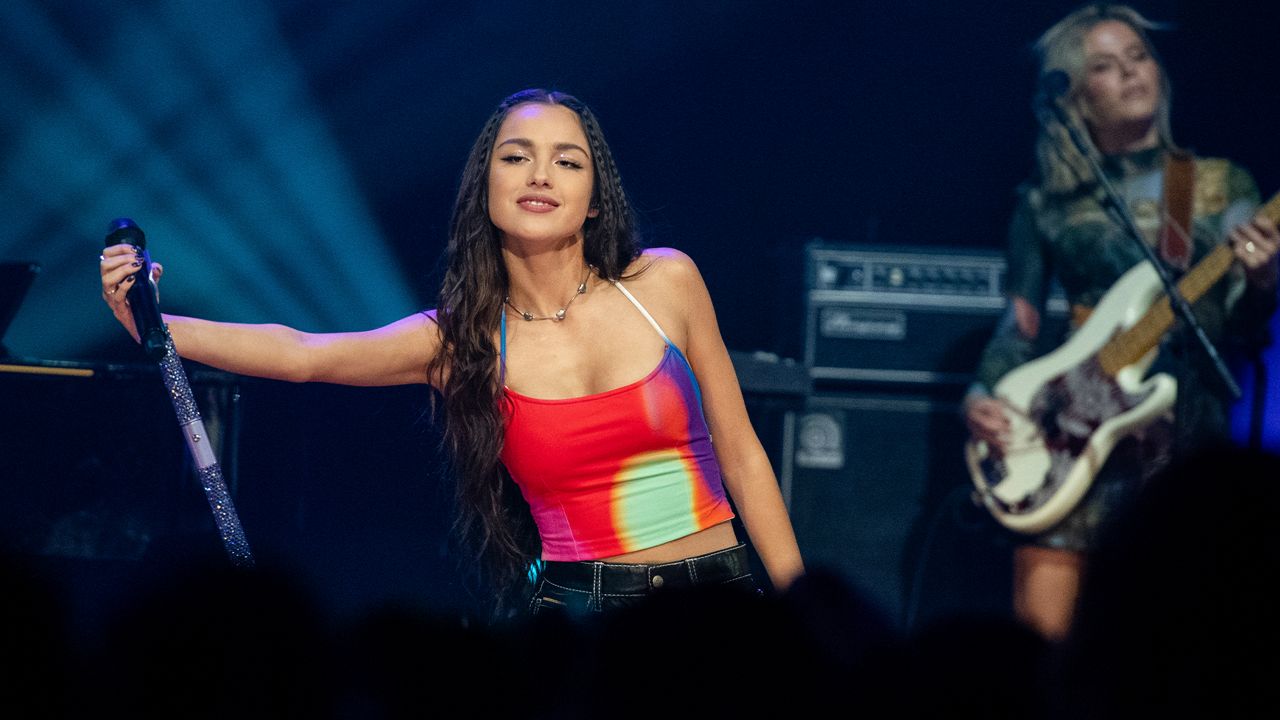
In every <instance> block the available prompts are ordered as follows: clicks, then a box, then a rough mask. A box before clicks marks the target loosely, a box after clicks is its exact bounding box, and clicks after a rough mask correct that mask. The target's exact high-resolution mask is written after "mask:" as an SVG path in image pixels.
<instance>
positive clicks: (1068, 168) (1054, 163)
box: [1035, 3, 1176, 194]
mask: <svg viewBox="0 0 1280 720" xmlns="http://www.w3.org/2000/svg"><path fill="white" fill-rule="evenodd" d="M1109 20H1115V21H1119V22H1122V23H1124V24H1126V25H1128V26H1129V27H1130V28H1131V29H1132V30H1133V32H1134V33H1135V34H1137V36H1138V37H1139V38H1141V39H1142V43H1143V45H1145V46H1146V49H1147V52H1148V54H1150V55H1151V57H1152V59H1153V60H1154V61H1155V63H1156V67H1157V68H1159V70H1160V102H1159V104H1158V105H1157V107H1156V117H1155V125H1156V134H1157V136H1158V142H1159V144H1160V146H1161V147H1167V148H1173V147H1176V146H1175V145H1174V144H1173V138H1172V134H1171V133H1170V131H1169V99H1170V92H1171V89H1170V86H1169V77H1168V75H1167V74H1166V73H1165V71H1164V63H1162V62H1161V61H1160V57H1159V55H1157V54H1156V52H1155V47H1154V46H1152V44H1151V39H1150V38H1149V37H1147V31H1148V30H1163V29H1164V27H1165V26H1163V25H1160V24H1158V23H1154V22H1152V21H1150V20H1148V19H1146V18H1145V17H1143V16H1142V14H1141V13H1139V12H1138V11H1137V10H1134V9H1133V8H1131V7H1129V6H1127V5H1110V4H1107V3H1096V4H1092V5H1086V6H1084V7H1082V8H1080V9H1079V10H1076V11H1075V12H1073V13H1071V14H1070V15H1068V16H1066V17H1065V18H1063V19H1061V20H1059V21H1058V22H1057V23H1056V24H1054V26H1053V27H1051V28H1049V29H1048V30H1046V31H1045V33H1044V34H1043V35H1041V36H1040V39H1039V40H1037V41H1036V44H1035V51H1036V55H1037V56H1038V57H1039V58H1040V77H1041V78H1043V77H1045V76H1046V75H1048V74H1049V73H1051V72H1053V71H1055V70H1061V71H1063V72H1065V73H1066V74H1067V77H1069V78H1070V79H1071V87H1070V88H1069V89H1068V90H1067V92H1066V93H1065V94H1064V95H1063V96H1062V97H1061V98H1058V99H1057V100H1052V101H1051V102H1057V103H1058V104H1059V106H1060V107H1061V108H1062V109H1063V110H1064V111H1065V113H1066V115H1067V118H1068V119H1069V121H1070V122H1071V124H1072V125H1073V126H1074V127H1075V129H1076V131H1077V132H1078V133H1079V135H1080V136H1081V137H1082V138H1084V140H1085V144H1086V145H1087V146H1088V150H1089V153H1090V154H1091V155H1092V156H1093V157H1094V159H1101V153H1100V152H1099V151H1098V148H1097V147H1096V146H1095V145H1094V144H1093V138H1092V137H1091V136H1090V134H1089V128H1088V126H1087V125H1086V124H1085V120H1084V116H1083V114H1082V113H1081V112H1080V93H1081V88H1082V87H1083V85H1084V75H1085V57H1084V39H1085V36H1086V35H1088V34H1089V31H1090V30H1092V29H1093V28H1094V27H1095V26H1096V25H1098V24H1099V23H1103V22H1107V21H1109ZM1036 162H1037V165H1038V166H1039V169H1040V187H1041V189H1042V190H1044V191H1045V192H1046V193H1049V194H1070V193H1073V192H1075V191H1077V190H1079V189H1080V187H1081V186H1083V185H1086V184H1090V183H1092V182H1093V181H1094V177H1093V171H1092V170H1091V169H1090V168H1089V163H1088V162H1087V161H1086V159H1085V157H1084V156H1083V155H1081V154H1080V151H1079V150H1078V149H1076V146H1075V144H1073V143H1072V142H1071V138H1070V135H1069V134H1068V132H1067V128H1066V126H1065V125H1063V124H1062V122H1061V121H1060V120H1059V119H1058V118H1057V117H1046V118H1045V120H1044V122H1043V123H1042V125H1041V128H1040V135H1039V137H1037V138H1036Z"/></svg>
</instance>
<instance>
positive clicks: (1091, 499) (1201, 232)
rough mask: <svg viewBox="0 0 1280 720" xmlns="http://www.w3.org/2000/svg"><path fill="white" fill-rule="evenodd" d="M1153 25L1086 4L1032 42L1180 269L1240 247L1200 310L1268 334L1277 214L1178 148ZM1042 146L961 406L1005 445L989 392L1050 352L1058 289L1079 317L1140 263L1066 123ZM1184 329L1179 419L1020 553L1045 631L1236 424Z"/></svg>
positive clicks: (1023, 592)
mask: <svg viewBox="0 0 1280 720" xmlns="http://www.w3.org/2000/svg"><path fill="white" fill-rule="evenodd" d="M1155 27H1156V26H1155V25H1154V24H1153V23H1151V22H1150V21H1148V20H1147V19H1146V18H1144V17H1143V16H1142V15H1140V14H1139V13H1137V12H1136V11H1134V10H1133V9H1131V8H1129V7H1126V6H1122V5H1089V6H1086V7H1084V8H1082V9H1080V10H1077V11H1075V12H1073V13H1071V14H1070V15H1068V16H1067V17H1066V18H1064V19H1063V20H1061V21H1060V22H1058V23H1057V24H1056V25H1054V26H1053V27H1051V28H1050V29H1049V30H1048V31H1047V32H1045V33H1044V35H1043V36H1041V38H1040V39H1039V40H1038V41H1037V44H1036V50H1037V52H1038V54H1039V57H1040V61H1041V72H1042V74H1047V73H1049V72H1051V71H1054V70H1062V71H1065V72H1066V73H1067V75H1068V76H1069V77H1070V81H1071V84H1070V87H1069V88H1068V89H1067V91H1066V93H1065V95H1063V97H1062V98H1061V99H1060V100H1059V101H1058V102H1061V103H1062V105H1063V107H1064V109H1065V110H1066V114H1067V116H1068V117H1069V118H1070V120H1071V121H1072V122H1074V123H1077V124H1078V129H1079V130H1081V131H1083V132H1082V133H1081V134H1082V135H1084V136H1085V137H1086V138H1087V139H1088V140H1089V141H1090V142H1091V143H1092V147H1091V148H1090V150H1091V152H1094V153H1096V157H1097V158H1098V159H1099V160H1100V161H1101V164H1102V167H1103V171H1104V172H1105V173H1106V174H1107V175H1108V177H1109V179H1110V180H1111V181H1112V182H1113V183H1114V184H1115V186H1116V187H1117V189H1118V190H1119V191H1120V193H1121V195H1122V196H1123V198H1124V200H1125V201H1126V202H1127V204H1128V206H1129V208H1130V210H1131V211H1132V213H1133V215H1134V216H1135V218H1136V219H1137V222H1138V225H1139V228H1140V229H1141V230H1142V231H1143V233H1144V235H1145V236H1146V238H1145V239H1146V240H1147V241H1148V242H1149V243H1151V244H1152V245H1153V246H1154V247H1155V248H1156V249H1157V253H1158V254H1159V255H1160V257H1162V258H1163V260H1164V262H1165V263H1166V264H1167V265H1168V266H1169V268H1170V270H1171V272H1172V273H1173V274H1174V275H1175V277H1176V276H1178V275H1179V274H1180V273H1181V272H1183V271H1185V270H1186V269H1187V268H1188V267H1190V266H1192V265H1194V264H1195V262H1196V261H1197V260H1198V259H1199V258H1201V257H1203V256H1204V255H1206V254H1207V253H1208V252H1209V251H1210V250H1212V249H1213V247H1215V246H1216V245H1218V244H1220V243H1222V242H1227V243H1229V244H1230V246H1231V248H1232V251H1233V253H1234V255H1235V257H1236V259H1237V261H1238V262H1237V263H1236V266H1235V267H1234V268H1233V269H1232V270H1231V272H1230V273H1229V274H1228V276H1227V277H1226V278H1224V279H1223V280H1222V281H1221V282H1219V283H1217V284H1216V285H1215V286H1214V287H1213V288H1212V290H1210V291H1209V292H1208V293H1206V294H1205V295H1204V297H1202V298H1201V299H1200V300H1199V302H1197V303H1196V305H1195V314H1196V316H1197V317H1198V319H1199V320H1200V322H1201V323H1202V324H1203V325H1204V327H1205V330H1206V332H1207V333H1208V335H1209V337H1210V339H1211V340H1213V341H1214V342H1221V341H1225V340H1234V341H1243V342H1249V341H1254V342H1257V341H1258V340H1259V338H1261V337H1262V336H1263V334H1264V333H1265V326H1266V322H1267V319H1268V318H1269V316H1270V315H1271V313H1272V312H1273V311H1274V309H1275V307H1276V282H1277V262H1276V251H1277V247H1280V233H1278V232H1277V229H1276V225H1275V223H1274V222H1272V221H1271V220H1270V219H1268V218H1267V217H1265V216H1262V215H1257V216H1255V211H1256V209H1257V206H1258V202H1259V196H1258V191H1257V188H1256V186H1255V184H1254V182H1253V180H1252V178H1251V177H1250V176H1249V174H1248V173H1247V172H1245V171H1244V170H1243V169H1241V168H1240V167H1239V166H1237V165H1235V164H1233V163H1230V162H1228V161H1226V160H1221V159H1211V158H1191V157H1190V156H1189V155H1187V154H1186V153H1184V152H1183V151H1181V150H1180V149H1179V148H1178V147H1177V146H1176V145H1174V143H1173V141H1172V139H1171V137H1170V131H1169V80H1168V77H1167V75H1166V74H1165V71H1164V67H1163V66H1162V65H1161V63H1160V61H1159V59H1158V57H1157V56H1156V54H1155V50H1154V48H1153V47H1152V45H1151V42H1150V40H1149V38H1148V35H1147V31H1148V30H1152V29H1154V28H1155ZM1036 157H1037V165H1038V173H1037V175H1036V176H1035V177H1034V178H1033V180H1032V181H1031V182H1029V183H1028V184H1026V185H1024V186H1023V187H1021V188H1020V190H1019V193H1018V195H1019V198H1018V205H1017V209H1016V210H1015V212H1014V215H1013V219H1012V222H1011V225H1010V230H1009V244H1008V260H1009V273H1008V278H1007V284H1006V288H1005V290H1006V292H1007V294H1008V297H1009V308H1008V311H1007V312H1006V317H1005V320H1004V321H1003V322H1002V323H1001V325H1000V328H999V329H998V330H997V332H996V334H995V336H994V337H993V338H992V340H991V341H990V343H989V344H988V345H987V347H986V349H985V351H984V353H983V356H982V360H981V363H980V366H979V368H978V372H977V379H976V382H975V383H974V386H973V389H972V390H971V391H970V393H969V395H968V397H967V398H966V401H965V418H966V421H967V424H968V426H969V429H970V432H971V433H972V435H973V437H974V439H975V440H977V441H983V442H985V443H987V444H988V446H989V447H992V448H994V449H995V450H996V451H997V452H999V451H1000V450H1001V449H1002V448H1004V447H1005V444H1006V443H1007V441H1008V432H1009V428H1010V424H1009V419H1008V415H1007V413H1006V408H1005V406H1004V405H1003V403H1001V401H999V400H997V399H995V398H994V397H992V395H991V391H990V388H994V387H995V385H996V382H997V381H998V380H999V379H1000V378H1001V376H1003V375H1004V374H1005V373H1007V372H1008V371H1010V370H1012V369H1013V368H1015V367H1018V366H1019V365H1022V364H1024V363H1026V362H1028V361H1029V360H1031V359H1033V358H1034V357H1035V355H1036V354H1037V349H1038V348H1040V349H1043V346H1042V345H1041V344H1040V341H1042V340H1048V338H1040V337H1039V335H1040V316H1041V310H1042V308H1043V306H1044V301H1045V297H1046V295H1047V291H1048V288H1049V287H1050V285H1051V284H1052V283H1053V282H1054V281H1056V282H1058V283H1059V284H1060V285H1061V286H1062V289H1063V290H1064V291H1065V293H1066V295H1067V299H1068V300H1069V302H1070V303H1071V305H1072V313H1073V318H1072V319H1073V324H1075V325H1079V324H1080V323H1082V322H1083V321H1084V318H1086V317H1087V315H1088V312H1089V310H1090V309H1091V308H1093V307H1094V306H1095V305H1096V304H1097V303H1098V301H1099V299H1100V298H1101V297H1102V296H1103V295H1104V294H1106V292H1107V290H1108V289H1109V288H1110V287H1111V286H1112V285H1113V284H1114V283H1115V282H1116V280H1117V279H1119V278H1120V276H1121V275H1123V274H1124V273H1125V272H1126V271H1127V270H1129V269H1131V268H1132V267H1134V266H1135V265H1136V264H1138V263H1140V262H1142V261H1143V260H1144V257H1143V255H1142V253H1141V250H1140V249H1139V248H1137V247H1136V246H1135V244H1134V243H1133V242H1132V240H1131V239H1129V238H1128V237H1126V236H1125V233H1124V230H1123V229H1122V228H1121V227H1120V225H1119V224H1117V223H1116V222H1115V221H1113V220H1112V219H1111V218H1110V217H1109V215H1108V214H1107V213H1106V211H1105V210H1104V208H1103V205H1102V204H1101V203H1100V202H1099V194H1100V189H1099V187H1098V184H1097V182H1096V181H1095V180H1094V178H1093V173H1092V171H1090V170H1089V166H1088V164H1087V163H1086V161H1085V159H1084V158H1083V157H1082V156H1081V155H1080V153H1079V151H1078V150H1077V149H1076V148H1075V147H1074V146H1073V145H1072V143H1071V142H1070V140H1069V139H1068V136H1067V131H1066V128H1065V126H1063V125H1062V124H1060V123H1059V122H1058V121H1056V120H1051V121H1048V122H1047V123H1046V124H1045V125H1044V126H1043V127H1042V130H1041V133H1040V136H1039V138H1038V139H1037V142H1036ZM1177 335H1178V333H1177V331H1176V330H1175V331H1174V332H1173V333H1170V337H1166V339H1165V343H1164V345H1163V346H1162V348H1161V351H1160V354H1159V356H1158V358H1157V360H1156V363H1155V367H1154V368H1153V371H1154V370H1163V371H1165V372H1168V373H1170V374H1171V375H1172V376H1173V377H1175V378H1177V379H1178V380H1179V385H1178V395H1179V399H1178V401H1177V404H1176V406H1175V409H1176V413H1177V417H1176V418H1174V420H1175V422H1174V423H1173V424H1169V423H1165V422H1157V423H1154V424H1151V425H1148V426H1147V427H1146V428H1144V429H1143V430H1141V431H1139V432H1137V433H1134V434H1133V435H1131V436H1129V437H1127V438H1126V439H1125V440H1123V441H1121V442H1120V444H1119V445H1117V446H1116V447H1115V449H1114V450H1113V451H1112V453H1111V455H1110V457H1109V458H1108V459H1107V460H1106V463H1105V465H1103V467H1102V469H1101V470H1100V471H1099V472H1098V474H1097V476H1096V479H1095V480H1094V482H1093V484H1092V485H1091V486H1090V489H1089V491H1088V492H1087V494H1086V495H1085V496H1084V498H1083V499H1082V500H1081V502H1080V503H1079V504H1078V505H1077V506H1076V507H1075V508H1074V509H1073V510H1072V511H1071V512H1070V513H1069V514H1068V515H1067V516H1066V517H1065V518H1064V519H1063V520H1062V521H1061V522H1059V523H1058V524H1057V525H1055V526H1053V527H1051V528H1050V529H1048V530H1047V531H1044V532H1043V533H1040V534H1038V535H1036V536H1035V537H1034V538H1033V539H1032V540H1031V542H1030V543H1029V544H1027V545H1025V546H1023V547H1020V548H1019V549H1018V550H1017V551H1016V552H1015V556H1014V588H1013V605H1014V611H1015V613H1016V614H1017V616H1018V617H1019V618H1020V619H1021V620H1023V621H1024V622H1026V623H1028V624H1029V625H1030V626H1031V627H1033V628H1035V629H1037V630H1038V631H1040V632H1041V633H1042V634H1044V635H1045V636H1046V637H1049V638H1051V639H1058V638H1061V637H1063V636H1064V635H1065V634H1066V632H1067V630H1068V628H1069V626H1070V622H1071V615H1072V612H1073V608H1074V604H1075V597H1076V590H1077V587H1078V584H1079V578H1080V573H1081V569H1082V562H1083V558H1084V557H1085V552H1086V551H1087V550H1089V548H1090V546H1091V545H1092V544H1093V543H1094V542H1095V541H1096V538H1097V535H1098V532H1099V529H1100V527H1101V526H1103V525H1104V524H1105V522H1106V521H1107V519H1108V517H1109V516H1112V515H1114V513H1115V511H1116V509H1117V507H1119V506H1120V505H1122V504H1123V503H1124V502H1125V501H1126V500H1128V499H1131V498H1132V497H1133V495H1134V494H1135V493H1136V491H1137V489H1138V488H1139V487H1140V486H1141V484H1142V481H1143V480H1144V479H1145V478H1146V477H1149V476H1150V475H1151V474H1152V472H1154V470H1156V469H1158V468H1159V467H1160V465H1161V464H1162V463H1164V462H1167V460H1168V459H1169V458H1170V457H1171V456H1172V455H1174V454H1181V453H1186V452H1188V451H1190V450H1191V449H1193V446H1194V445H1196V444H1199V443H1204V442H1207V441H1211V440H1213V439H1215V438H1222V437H1223V436H1225V434H1226V430H1227V414H1226V412H1227V406H1228V402H1229V398H1228V397H1227V396H1226V394H1225V391H1224V390H1223V389H1222V388H1221V387H1220V385H1221V383H1220V381H1218V380H1216V378H1215V377H1214V375H1213V370H1212V367H1211V366H1209V365H1208V364H1207V363H1206V362H1205V359H1204V358H1203V357H1201V356H1202V355H1203V353H1201V352H1200V351H1199V349H1198V348H1195V347H1193V346H1191V345H1190V344H1187V345H1186V347H1185V350H1184V351H1180V352H1171V348H1172V347H1175V346H1176V344H1177V342H1178V338H1177ZM1058 340H1060V338H1059V339H1058ZM1051 342H1052V341H1051ZM1188 379H1190V380H1191V381H1190V382H1188Z"/></svg>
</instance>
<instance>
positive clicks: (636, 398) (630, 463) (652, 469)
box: [501, 283, 733, 561]
mask: <svg viewBox="0 0 1280 720" xmlns="http://www.w3.org/2000/svg"><path fill="white" fill-rule="evenodd" d="M614 286H615V287H617V288H618V289H619V290H621V291H622V293H623V294H624V295H626V297H627V299H628V300H630V301H631V302H632V304H634V305H635V306H636V308H637V309H639V310H640V312H641V313H642V314H643V315H644V316H645V319H647V320H648V321H649V324H651V325H652V326H653V327H654V329H655V330H657V331H658V334H659V335H661V336H662V339H663V340H665V341H666V343H667V348H666V351H665V352H664V353H663V355H662V360H661V361H660V362H659V363H658V366H657V367H656V368H654V369H653V371H652V372H650V373H649V374H648V375H646V376H645V377H643V378H641V379H639V380H637V381H635V382H633V383H630V384H629V385H624V386H622V387H620V388H615V389H613V390H608V391H606V392H602V393H597V394H594V395H586V396H583V397H576V398H567V399H563V400H542V399H538V398H531V397H527V396H524V395H521V394H519V393H517V392H514V391H512V390H509V389H507V390H505V395H506V401H505V402H504V414H505V416H506V423H507V425H506V438H505V441H504V443H503V447H502V453H501V459H502V462H503V464H504V465H505V466H506V468H507V470H508V472H510V473H511V477H512V479H513V480H515V482H516V484H517V485H518V486H519V487H520V491H521V493H523V494H524V497H525V500H527V501H528V503H529V507H530V508H531V509H532V511H533V519H534V522H535V523H536V524H537V526H538V534H539V535H540V536H541V538H542V558H543V559H544V560H568V561H579V560H599V559H601V558H607V557H612V556H615V555H621V554H623V553H628V552H634V551H636V550H644V549H646V548H651V547H654V546H656V545H661V544H662V543H665V542H670V541H672V540H676V539H678V538H682V537H685V536H686V535H692V534H693V533H695V532H698V531H699V530H704V529H706V528H709V527H711V526H713V525H716V524H719V523H722V522H724V521H726V520H729V519H732V518H733V511H732V510H731V509H730V507H729V501H728V499H727V498H726V497H725V491H724V485H723V483H722V482H721V480H720V467H719V465H718V464H717V463H716V457H715V453H714V452H713V451H712V448H711V433H710V432H709V431H708V429H707V422H706V419H705V418H704V417H703V414H702V396H701V392H700V391H699V389H698V381H697V379H696V378H694V375H693V369H692V368H691V367H689V363H688V361H687V360H685V357H684V354H683V353H681V352H680V349H679V348H677V347H676V346H675V344H673V343H672V342H671V340H670V339H668V338H667V335H666V333H664V332H663V331H662V328H661V327H659V326H658V323H657V322H656V321H654V319H653V317H652V316H651V315H650V314H649V313H648V311H646V310H645V309H644V306H642V305H641V304H640V303H639V301H637V300H636V299H635V297H634V296H632V295H631V293H630V292H628V291H627V289H626V288H624V287H622V285H621V284H618V283H614ZM501 332H502V334H501V349H502V361H503V362H504V363H505V362H506V337H507V328H506V315H505V314H504V315H503V318H502V331H501Z"/></svg>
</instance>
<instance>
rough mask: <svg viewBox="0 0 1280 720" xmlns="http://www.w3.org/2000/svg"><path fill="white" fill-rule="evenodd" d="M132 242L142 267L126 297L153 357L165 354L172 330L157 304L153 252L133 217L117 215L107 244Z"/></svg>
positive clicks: (147, 353)
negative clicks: (170, 330)
mask: <svg viewBox="0 0 1280 720" xmlns="http://www.w3.org/2000/svg"><path fill="white" fill-rule="evenodd" d="M120 243H129V244H130V245H135V246H137V247H138V248H139V250H140V251H141V252H140V254H141V255H142V267H141V268H139V269H138V272H136V273H134V274H133V277H134V282H133V287H131V288H129V293H128V294H127V295H126V296H125V297H126V298H127V299H128V300H129V309H130V311H132V312H133V324H134V327H136V328H137V329H138V338H139V340H140V341H141V342H142V351H143V352H144V353H146V355H147V357H149V358H151V359H152V360H159V359H160V358H162V357H164V353H165V340H166V338H167V337H168V332H167V331H166V329H165V326H164V320H162V319H161V318H160V306H159V305H157V304H156V285H155V283H154V282H152V280H151V255H150V254H149V253H147V236H146V233H144V232H142V228H140V227H138V224H137V223H135V222H134V221H132V220H130V219H129V218H116V219H115V220H112V221H111V222H110V224H108V225H107V239H106V241H105V245H106V247H111V246H112V245H119V244H120Z"/></svg>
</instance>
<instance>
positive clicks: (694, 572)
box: [684, 558, 698, 585]
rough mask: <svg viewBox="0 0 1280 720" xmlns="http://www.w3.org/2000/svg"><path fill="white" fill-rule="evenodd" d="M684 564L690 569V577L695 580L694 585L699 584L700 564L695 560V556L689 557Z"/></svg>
mask: <svg viewBox="0 0 1280 720" xmlns="http://www.w3.org/2000/svg"><path fill="white" fill-rule="evenodd" d="M684 564H685V567H686V568H687V569H688V571H689V579H690V580H692V581H693V584H694V585H697V584H698V564H697V563H695V562H694V561H693V558H687V559H686V560H685V561H684Z"/></svg>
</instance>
